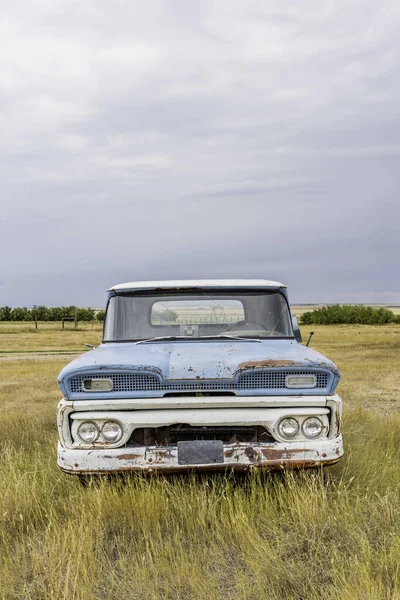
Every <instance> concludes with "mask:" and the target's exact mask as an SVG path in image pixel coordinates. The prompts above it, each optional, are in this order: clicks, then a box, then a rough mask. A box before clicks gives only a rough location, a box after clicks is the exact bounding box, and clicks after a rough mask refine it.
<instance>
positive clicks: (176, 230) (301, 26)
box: [0, 0, 400, 307]
mask: <svg viewBox="0 0 400 600" xmlns="http://www.w3.org/2000/svg"><path fill="white" fill-rule="evenodd" d="M0 6H1V20H0V40H1V41H0V45H1V59H0V61H1V62H0V101H1V105H0V106H1V109H0V155H1V160H0V174H1V179H0V257H1V258H0V305H4V304H10V305H11V306H16V305H28V306H30V305H32V304H47V305H61V304H63V305H69V304H77V305H81V306H85V305H92V306H96V307H97V306H102V305H103V304H104V302H105V293H104V291H105V289H107V288H108V287H110V286H111V285H112V284H115V283H119V282H122V281H131V280H136V279H175V278H209V277H211V278H213V277H218V278H223V277H255V278H267V279H277V280H279V281H283V282H284V283H286V284H287V285H288V287H289V292H290V297H291V300H292V301H293V302H335V301H339V302H346V301H349V302H388V303H395V302H400V259H399V255H400V251H399V250H400V241H399V240H400V235H399V234H400V225H399V222H400V202H399V183H400V3H399V2H398V1H392V2H391V1H387V0H383V1H381V2H377V1H376V0H371V1H369V0H366V1H357V2H347V1H346V2H345V1H340V0H339V1H338V0H331V1H322V2H321V0H315V1H313V2H305V1H303V0H300V1H299V0H295V1H292V2H291V1H285V2H282V1H280V0H279V1H276V2H272V1H270V0H268V1H265V0H261V1H258V0H245V1H244V0H239V1H236V0H215V1H208V0H162V1H161V0H160V1H155V0H140V1H138V0H130V1H126V2H124V1H121V0H120V1H118V0H113V1H112V2H110V1H109V0H94V1H91V0H83V1H82V0H79V1H75V0H68V1H67V0H33V2H32V3H28V2H26V0H23V1H21V0H13V2H5V0H1V1H0Z"/></svg>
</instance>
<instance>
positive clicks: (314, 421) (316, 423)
mask: <svg viewBox="0 0 400 600" xmlns="http://www.w3.org/2000/svg"><path fill="white" fill-rule="evenodd" d="M323 429H324V426H323V423H322V422H321V421H320V420H319V419H318V418H317V417H309V418H308V419H305V421H303V425H302V430H303V433H304V435H305V436H306V437H308V438H317V437H318V436H319V435H321V433H322V431H323Z"/></svg>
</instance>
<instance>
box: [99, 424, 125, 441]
mask: <svg viewBox="0 0 400 600" xmlns="http://www.w3.org/2000/svg"><path fill="white" fill-rule="evenodd" d="M101 434H102V436H103V438H104V439H105V441H106V442H110V443H115V442H118V440H120V439H121V438H122V434H123V431H122V427H121V425H120V424H119V423H117V422H116V421H107V422H106V423H104V425H103V428H102V430H101Z"/></svg>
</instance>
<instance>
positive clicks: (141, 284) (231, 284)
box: [108, 279, 286, 292]
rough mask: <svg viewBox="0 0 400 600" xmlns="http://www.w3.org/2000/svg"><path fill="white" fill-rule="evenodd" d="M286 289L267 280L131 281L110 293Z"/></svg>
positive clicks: (119, 285)
mask: <svg viewBox="0 0 400 600" xmlns="http://www.w3.org/2000/svg"><path fill="white" fill-rule="evenodd" d="M284 287H286V286H285V285H284V284H283V283H279V281H268V280H267V279H178V280H175V281H173V280H172V281H131V282H129V283H118V284H117V285H113V286H112V287H111V288H110V289H109V290H108V291H109V292H112V291H115V292H131V291H132V292H134V291H138V290H171V289H185V288H266V289H277V288H284Z"/></svg>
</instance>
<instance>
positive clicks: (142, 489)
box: [0, 323, 400, 600]
mask: <svg viewBox="0 0 400 600" xmlns="http://www.w3.org/2000/svg"><path fill="white" fill-rule="evenodd" d="M310 330H313V331H314V332H315V335H314V337H313V339H312V342H311V345H312V347H314V348H316V349H317V350H320V351H321V352H323V353H324V354H326V355H327V356H328V357H329V358H331V359H332V360H333V361H335V362H336V363H337V364H338V366H339V368H340V370H341V373H342V380H341V383H340V385H339V388H338V392H339V393H340V394H341V395H342V398H343V401H344V421H343V434H344V440H345V457H344V458H343V460H342V461H341V462H340V463H339V464H337V465H335V466H333V467H331V468H329V469H326V470H325V471H313V472H308V471H299V472H287V473H275V474H274V473H259V472H256V473H251V474H249V475H248V476H242V477H237V476H233V475H231V474H227V475H224V474H218V475H212V476H210V475H207V476H191V475H188V476H185V477H157V476H153V477H147V478H144V477H140V476H125V477H123V478H118V479H116V478H112V479H97V480H92V481H90V483H89V485H88V486H87V487H83V486H82V485H81V484H80V482H79V481H78V480H77V479H76V478H74V477H73V476H69V475H65V474H63V473H62V472H61V471H60V470H59V469H58V467H57V465H56V442H57V432H56V425H55V415H56V406H57V403H58V400H59V398H60V391H59V389H58V386H57V374H58V372H59V371H60V370H61V368H62V367H63V366H64V365H65V364H66V363H67V362H69V360H71V358H73V356H76V355H77V354H78V353H80V352H82V351H83V347H82V344H83V343H85V342H86V343H91V344H97V343H99V341H100V339H101V326H100V325H99V324H96V325H92V324H88V325H86V326H84V327H81V326H79V328H78V329H77V330H75V329H74V327H73V325H71V324H68V325H66V327H65V330H64V331H62V330H61V324H59V323H58V324H57V323H52V324H39V327H38V330H35V328H34V326H32V324H30V323H0V408H1V413H0V414H1V417H0V452H1V468H0V599H1V600H9V599H10V600H11V599H16V600H28V599H32V600H59V599H60V600H61V599H64V600H95V599H96V600H99V599H104V600H106V599H107V600H108V599H110V600H111V599H115V598H118V600H131V599H132V600H136V599H137V600H189V599H194V600H220V599H221V600H222V599H229V600H231V599H232V600H259V599H265V600H273V599H276V600H278V599H286V598H287V599H292V598H293V599H299V600H300V599H301V600H309V599H317V598H318V599H320V598H323V599H334V600H347V599H349V600H350V599H377V600H378V599H379V600H381V599H387V600H389V599H397V598H400V460H399V459H400V325H384V326H358V325H351V326H350V325H342V326H311V327H302V334H303V338H304V339H305V340H306V339H307V337H308V333H309V331H310Z"/></svg>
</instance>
